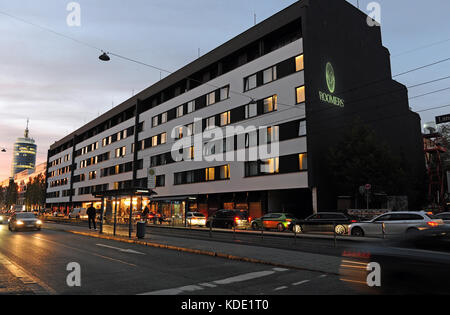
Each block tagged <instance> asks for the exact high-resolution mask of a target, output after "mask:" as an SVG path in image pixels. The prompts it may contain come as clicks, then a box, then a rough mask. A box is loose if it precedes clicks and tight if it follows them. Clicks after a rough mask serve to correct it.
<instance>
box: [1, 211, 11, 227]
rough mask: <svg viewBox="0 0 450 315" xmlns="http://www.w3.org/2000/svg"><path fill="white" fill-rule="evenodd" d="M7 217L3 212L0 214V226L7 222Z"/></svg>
mask: <svg viewBox="0 0 450 315" xmlns="http://www.w3.org/2000/svg"><path fill="white" fill-rule="evenodd" d="M8 217H9V215H8V214H7V213H5V212H2V213H0V224H5V223H7V222H8Z"/></svg>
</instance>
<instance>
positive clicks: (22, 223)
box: [8, 212, 42, 231]
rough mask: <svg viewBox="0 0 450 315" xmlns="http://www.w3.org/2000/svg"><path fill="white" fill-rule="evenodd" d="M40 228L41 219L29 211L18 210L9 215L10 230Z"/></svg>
mask: <svg viewBox="0 0 450 315" xmlns="http://www.w3.org/2000/svg"><path fill="white" fill-rule="evenodd" d="M41 228H42V221H41V220H39V219H38V218H37V217H36V216H35V215H34V214H33V213H31V212H18V213H15V214H13V215H12V216H11V218H10V220H9V223H8V229H9V230H10V231H19V230H26V229H35V230H38V231H40V230H41Z"/></svg>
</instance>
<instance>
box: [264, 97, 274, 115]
mask: <svg viewBox="0 0 450 315" xmlns="http://www.w3.org/2000/svg"><path fill="white" fill-rule="evenodd" d="M276 110H277V96H276V95H274V96H272V97H268V98H266V99H265V100H264V114H266V113H270V112H273V111H276Z"/></svg>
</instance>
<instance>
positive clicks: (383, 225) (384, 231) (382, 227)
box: [381, 222, 386, 239]
mask: <svg viewBox="0 0 450 315" xmlns="http://www.w3.org/2000/svg"><path fill="white" fill-rule="evenodd" d="M381 233H382V234H383V239H385V238H386V225H385V224H384V222H383V223H381Z"/></svg>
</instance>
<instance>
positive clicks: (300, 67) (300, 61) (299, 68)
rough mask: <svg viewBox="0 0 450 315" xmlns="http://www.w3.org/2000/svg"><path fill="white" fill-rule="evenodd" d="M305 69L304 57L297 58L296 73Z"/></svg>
mask: <svg viewBox="0 0 450 315" xmlns="http://www.w3.org/2000/svg"><path fill="white" fill-rule="evenodd" d="M304 69H305V65H304V63H303V55H300V56H298V57H295V71H302V70H304Z"/></svg>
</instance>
